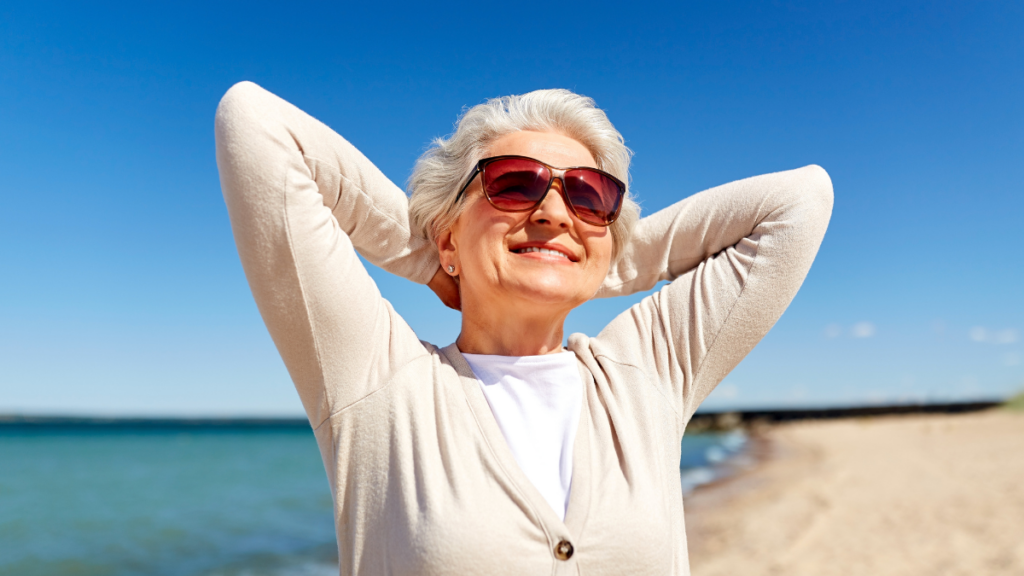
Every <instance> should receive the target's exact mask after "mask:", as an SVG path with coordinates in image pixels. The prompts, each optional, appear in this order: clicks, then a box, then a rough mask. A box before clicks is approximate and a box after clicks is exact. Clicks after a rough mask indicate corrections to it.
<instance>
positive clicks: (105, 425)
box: [0, 414, 311, 432]
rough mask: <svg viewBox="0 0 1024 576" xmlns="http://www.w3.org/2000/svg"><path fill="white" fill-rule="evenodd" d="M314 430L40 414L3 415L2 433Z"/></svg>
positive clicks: (277, 423)
mask: <svg viewBox="0 0 1024 576" xmlns="http://www.w3.org/2000/svg"><path fill="white" fill-rule="evenodd" d="M15 429H20V430H43V429H50V430H67V431H88V430H95V431H100V430H140V431H141V430H152V431H158V430H225V431H227V430H282V429H295V430H301V429H306V430H310V429H311V427H310V425H309V420H307V419H306V418H301V417H300V418H289V417H284V418H251V417H194V418H171V417H156V418H148V417H137V416H133V417H119V416H36V415H24V414H0V432H3V431H10V430H15Z"/></svg>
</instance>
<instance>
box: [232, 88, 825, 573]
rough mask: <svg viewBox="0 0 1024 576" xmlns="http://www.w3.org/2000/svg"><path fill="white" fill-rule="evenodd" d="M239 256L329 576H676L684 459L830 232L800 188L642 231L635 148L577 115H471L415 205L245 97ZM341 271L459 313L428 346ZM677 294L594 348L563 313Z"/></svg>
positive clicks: (684, 204) (549, 99) (570, 111)
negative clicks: (411, 290) (686, 439)
mask: <svg viewBox="0 0 1024 576" xmlns="http://www.w3.org/2000/svg"><path fill="white" fill-rule="evenodd" d="M216 135H217V164H218V166H219V168H220V174H221V185H222V187H223V190H224V197H225V199H226V201H227V206H228V211H229V213H230V215H231V224H232V227H233V230H234V234H235V239H236V241H237V243H238V252H239V254H240V256H241V260H242V264H243V266H244V268H245V273H246V276H247V277H248V280H249V284H250V286H251V287H252V291H253V295H254V296H255V298H256V302H257V304H258V305H259V309H260V312H261V314H262V315H263V319H264V321H265V322H266V324H267V328H268V329H269V330H270V334H271V335H272V336H273V338H274V342H275V343H276V344H277V348H278V350H279V351H280V353H281V356H282V358H283V359H284V362H285V364H286V365H287V367H288V370H289V373H290V374H291V377H292V380H293V381H294V383H295V387H296V388H297V389H298V392H299V396H300V397H301V398H302V402H303V405H304V406H305V409H306V412H307V414H308V416H309V421H310V424H311V425H312V427H313V429H314V431H315V433H316V438H317V441H318V443H319V446H320V452H321V455H322V456H323V460H324V465H325V467H326V469H327V475H328V478H329V481H330V485H331V491H332V494H333V497H334V513H335V526H336V529H337V537H338V548H339V552H340V560H341V572H342V573H343V574H459V575H467V574H488V575H495V574H577V573H579V574H616V575H618V574H658V575H662V574H687V573H688V572H689V567H688V562H687V551H686V533H685V530H684V526H683V499H682V494H681V490H680V483H679V457H680V439H681V438H682V435H683V431H684V430H685V428H686V424H687V422H688V421H689V419H690V417H691V416H692V415H693V413H694V411H695V410H696V408H697V406H698V405H699V404H700V403H701V401H702V400H703V399H704V398H705V397H706V396H707V395H708V394H709V393H710V392H711V390H712V389H713V388H714V386H715V385H716V384H717V383H718V382H719V381H721V380H722V378H723V377H725V375H726V374H727V373H728V372H729V371H730V370H731V369H732V368H733V367H734V366H735V365H736V364H737V363H738V362H739V361H740V360H741V359H742V358H743V357H744V356H745V355H746V354H747V353H748V352H749V351H750V350H751V349H752V348H753V347H754V345H755V344H757V342H758V341H759V340H760V339H761V338H762V337H763V336H764V335H765V334H766V333H767V332H768V330H769V329H770V328H771V326H772V325H773V324H774V323H775V321H776V320H777V319H778V318H779V316H780V315H781V314H782V312H783V310H784V309H785V308H786V306H787V305H788V304H789V302H790V300H791V299H792V298H793V296H794V295H795V294H796V291H797V289H798V288H799V286H800V284H801V282H802V281H803V279H804V276H805V275H806V274H807V271H808V269H809V268H810V266H811V262H812V260H813V259H814V255H815V253H816V252H817V249H818V246H819V244H820V242H821V239H822V237H823V235H824V233H825V228H826V226H827V224H828V220H829V216H830V213H831V207H832V187H831V183H830V181H829V178H828V176H827V175H826V174H825V172H824V171H823V170H822V169H821V168H818V167H816V166H811V167H807V168H802V169H799V170H793V171H789V172H780V173H777V174H771V175H767V176H759V177H755V178H749V179H747V180H741V181H739V182H734V183H731V184H726V185H724V186H720V187H718V188H714V189H711V190H708V191H706V192H702V193H700V194H696V195H694V196H691V197H689V198H687V199H685V200H682V201H681V202H678V203H677V204H675V205H673V206H671V207H669V208H666V209H664V210H662V211H660V212H658V213H656V214H653V215H651V216H648V217H646V218H644V219H642V220H640V219H639V216H638V209H637V206H636V204H635V203H634V202H633V200H631V198H630V195H629V192H628V190H627V185H626V183H627V182H628V181H629V178H628V165H629V157H630V153H629V150H628V149H627V148H626V147H625V145H624V144H623V140H622V137H621V136H620V135H619V133H618V132H617V131H616V130H615V128H614V127H613V126H612V124H611V123H610V122H609V121H608V119H607V117H606V116H605V114H604V112H602V111H601V110H599V109H597V108H596V107H595V106H594V103H593V101H592V100H590V99H588V98H584V97H582V96H579V95H576V94H573V93H571V92H568V91H565V90H541V91H537V92H531V93H529V94H526V95H522V96H510V97H506V98H499V99H495V100H491V101H489V102H487V103H484V104H481V105H479V106H476V107H474V108H471V109H470V110H469V111H467V112H466V113H465V114H464V115H463V117H462V118H461V120H460V121H459V124H458V128H457V130H456V132H455V133H454V134H453V135H452V136H451V137H449V138H448V139H440V140H437V141H436V142H435V143H434V146H433V147H432V148H431V149H430V150H428V151H427V152H426V153H425V154H424V155H423V157H422V158H421V159H420V161H419V162H418V163H417V165H416V168H415V170H414V172H413V175H412V178H411V180H410V185H409V188H410V192H411V198H407V197H406V196H405V195H404V194H403V193H402V191H401V190H399V189H398V188H397V187H395V185H394V184H392V183H391V182H390V181H389V180H388V179H387V178H386V177H385V176H384V175H383V174H382V173H381V172H380V171H379V170H377V168H376V167H374V165H373V164H372V163H370V161H369V160H367V159H366V158H365V157H364V156H363V155H362V154H361V153H360V152H359V151H358V150H356V149H355V148H354V147H352V145H351V144H349V143H348V142H346V141H345V140H344V139H342V137H341V136H339V135H338V134H336V133H335V132H333V131H331V130H330V129H329V128H327V127H326V126H325V125H323V124H321V123H320V122H318V121H316V120H315V119H313V118H311V117H310V116H308V115H306V114H304V113H303V112H301V111H300V110H298V109H297V108H295V107H294V106H291V105H290V104H288V103H287V102H285V101H283V100H281V99H280V98H278V97H276V96H274V95H272V94H270V93H268V92H267V91H265V90H263V89H261V88H259V87H258V86H256V85H254V84H251V83H242V84H239V85H237V86H235V87H233V88H232V89H231V90H230V91H229V92H228V93H227V95H226V96H224V99H223V100H222V102H221V104H220V107H219V108H218V110H217V120H216ZM356 252H358V253H359V254H362V255H363V256H364V257H365V258H366V259H367V260H369V261H370V262H373V263H374V264H376V265H378V266H380V267H382V268H384V269H385V270H388V271H389V272H392V273H394V274H397V275H400V276H402V277H404V278H407V279H409V280H412V281H414V282H419V283H424V284H429V285H430V287H431V288H432V289H433V290H434V291H435V292H436V293H437V294H438V295H439V296H440V297H441V299H442V300H443V301H444V302H445V303H446V304H448V305H449V306H452V307H454V308H459V309H461V311H462V331H461V334H460V335H459V337H458V340H457V341H456V342H455V343H454V344H451V345H449V346H446V347H444V348H438V347H437V346H434V345H432V344H429V343H426V342H422V341H420V340H419V339H418V338H416V335H415V334H414V333H413V331H412V329H411V328H410V327H409V326H408V325H407V324H406V323H405V322H404V321H403V320H402V318H401V317H400V316H399V315H398V314H397V313H396V312H395V310H394V309H393V308H392V307H391V305H390V304H389V303H388V302H387V300H385V299H384V298H382V297H381V295H380V292H379V291H378V290H377V287H376V285H375V284H374V283H373V281H372V280H371V279H370V276H369V274H367V272H366V270H365V269H364V268H363V266H362V265H361V264H360V262H359V258H358V257H357V255H356ZM661 280H669V281H670V282H671V283H670V284H668V285H667V286H665V287H664V288H663V289H661V290H660V291H658V292H657V293H655V294H653V295H651V296H649V297H647V298H645V299H644V300H643V301H641V302H640V303H639V304H636V305H635V306H633V307H631V308H630V309H629V310H627V311H625V312H623V313H622V314H620V315H619V316H618V317H617V318H616V319H615V320H614V321H612V322H611V323H610V324H609V325H608V326H607V327H606V328H605V329H604V330H603V331H602V332H601V333H600V334H599V335H598V336H596V337H588V336H585V335H583V334H572V335H570V336H569V338H568V344H567V346H564V347H563V323H564V321H565V318H566V316H567V315H568V314H569V312H570V311H571V310H572V309H573V308H575V307H577V306H579V305H580V304H582V303H584V302H586V301H587V300H590V299H591V298H595V297H607V296H618V295H624V294H630V293H634V292H637V291H640V290H647V289H650V288H652V287H653V286H654V285H655V284H656V283H657V282H659V281H661Z"/></svg>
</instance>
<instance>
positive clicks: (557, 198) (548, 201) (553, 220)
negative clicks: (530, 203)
mask: <svg viewBox="0 0 1024 576" xmlns="http://www.w3.org/2000/svg"><path fill="white" fill-rule="evenodd" d="M564 186H565V184H564V183H563V182H562V177H561V176H556V177H555V178H554V179H553V180H552V181H551V187H550V188H548V193H547V194H546V195H545V196H544V200H542V201H541V203H540V205H539V206H537V207H536V208H534V210H533V212H532V213H531V214H530V221H531V222H535V223H537V224H548V225H553V226H557V227H559V228H568V227H569V226H572V210H571V209H570V208H569V206H568V204H566V203H565V195H564V194H563V193H562V190H563V188H564Z"/></svg>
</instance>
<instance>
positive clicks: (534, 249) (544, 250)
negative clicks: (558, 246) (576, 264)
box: [512, 246, 574, 262]
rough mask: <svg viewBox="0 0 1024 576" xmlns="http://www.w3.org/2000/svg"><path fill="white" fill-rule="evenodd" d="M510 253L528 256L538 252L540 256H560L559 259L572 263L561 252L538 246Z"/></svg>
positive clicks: (567, 256) (570, 259)
mask: <svg viewBox="0 0 1024 576" xmlns="http://www.w3.org/2000/svg"><path fill="white" fill-rule="evenodd" d="M512 252H514V253H516V254H528V253H530V252H539V253H541V254H550V255H552V256H560V257H562V258H565V259H566V260H568V261H570V262H573V261H574V260H573V259H572V258H570V257H569V255H568V254H564V253H562V252H559V251H558V250H551V249H549V248H540V247H538V246H529V247H527V248H517V249H515V250H512Z"/></svg>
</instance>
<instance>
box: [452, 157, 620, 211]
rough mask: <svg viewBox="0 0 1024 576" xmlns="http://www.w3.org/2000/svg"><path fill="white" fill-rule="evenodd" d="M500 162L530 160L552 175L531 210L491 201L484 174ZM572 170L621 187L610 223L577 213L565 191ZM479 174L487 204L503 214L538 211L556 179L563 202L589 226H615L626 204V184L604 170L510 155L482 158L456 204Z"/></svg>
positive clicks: (462, 189) (461, 190) (464, 185)
mask: <svg viewBox="0 0 1024 576" xmlns="http://www.w3.org/2000/svg"><path fill="white" fill-rule="evenodd" d="M498 160H529V161H531V162H536V163H537V164H540V165H541V166H544V167H545V168H547V169H548V171H549V172H550V173H551V178H549V179H548V183H547V186H546V187H545V188H544V194H542V195H541V197H540V199H539V200H537V203H536V204H534V205H533V206H530V207H529V208H523V209H522V210H507V209H505V208H501V207H498V206H496V205H495V204H494V201H493V200H491V195H490V194H488V193H487V187H486V186H484V185H483V174H484V169H485V168H487V165H488V164H491V163H493V162H497V161H498ZM572 170H587V171H589V172H597V173H598V174H600V175H601V176H605V177H607V178H609V179H610V180H611V181H612V182H614V183H615V184H616V185H617V186H618V187H619V202H618V205H617V206H616V207H615V212H614V213H613V214H612V215H611V220H610V221H609V222H608V223H606V224H595V223H593V222H587V221H586V220H584V219H583V218H582V217H580V215H579V214H578V213H577V212H576V206H574V205H573V203H572V201H571V200H569V196H568V194H567V193H566V190H565V173H566V172H570V171H572ZM478 174H479V175H480V176H481V182H480V185H481V186H480V187H481V188H482V189H483V193H484V198H487V202H488V203H489V204H490V205H491V206H493V207H494V209H495V210H500V211H502V212H529V211H531V210H536V209H537V207H538V206H540V205H541V204H542V203H543V202H544V199H545V198H547V197H548V192H550V191H551V185H552V184H554V183H555V179H558V180H559V181H560V182H561V183H562V186H561V188H562V190H561V196H562V200H564V201H565V205H566V206H568V207H569V210H572V213H573V215H575V216H576V218H578V219H579V220H580V221H581V222H583V223H585V224H589V225H591V226H602V227H607V226H611V225H612V224H614V223H615V221H616V220H617V219H618V218H619V213H620V212H622V205H623V204H624V203H625V199H626V184H625V183H623V182H622V180H619V179H618V178H616V177H615V176H612V175H611V174H609V173H607V172H605V171H604V170H600V169H598V168H592V167H590V166H570V167H568V168H557V167H555V166H552V165H550V164H547V163H544V162H541V161H540V160H537V159H536V158H530V157H529V156H517V155H515V154H508V155H505V156H492V157H490V158H482V159H481V160H480V161H479V162H477V163H476V168H474V169H473V173H472V174H470V175H469V178H467V179H466V183H465V184H463V186H462V188H461V189H460V190H459V193H458V194H456V196H455V204H458V203H459V200H460V199H461V198H462V195H463V194H464V193H465V192H466V190H467V189H468V188H469V185H470V184H472V183H473V180H474V179H476V177H477V175H478Z"/></svg>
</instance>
